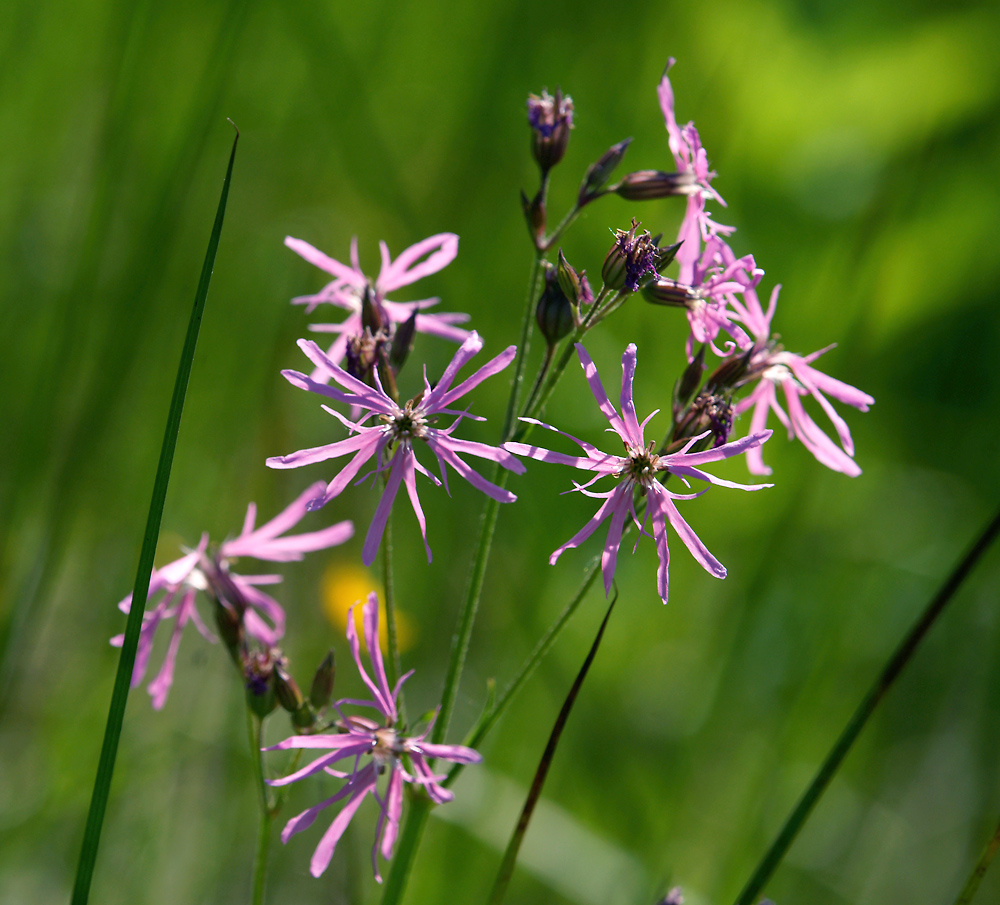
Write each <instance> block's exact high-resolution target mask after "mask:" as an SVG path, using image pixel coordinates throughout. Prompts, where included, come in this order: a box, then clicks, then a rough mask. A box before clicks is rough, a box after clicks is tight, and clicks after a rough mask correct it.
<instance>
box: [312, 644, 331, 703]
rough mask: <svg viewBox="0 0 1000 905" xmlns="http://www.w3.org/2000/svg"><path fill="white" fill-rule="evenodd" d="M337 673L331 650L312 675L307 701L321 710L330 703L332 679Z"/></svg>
mask: <svg viewBox="0 0 1000 905" xmlns="http://www.w3.org/2000/svg"><path fill="white" fill-rule="evenodd" d="M336 675H337V667H336V664H335V663H334V659H333V651H332V650H331V651H330V652H329V653H328V654H327V655H326V656H325V657H324V658H323V662H322V663H320V665H319V668H318V669H317V670H316V675H314V676H313V680H312V686H311V687H310V688H309V703H310V704H312V705H313V707H315V708H316V709H317V710H322V709H323V708H324V707H326V706H327V705H328V704H329V703H330V698H331V697H333V680H334V678H335V677H336Z"/></svg>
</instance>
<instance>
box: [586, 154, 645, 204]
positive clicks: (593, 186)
mask: <svg viewBox="0 0 1000 905" xmlns="http://www.w3.org/2000/svg"><path fill="white" fill-rule="evenodd" d="M631 143H632V139H631V138H626V139H625V140H624V141H620V142H618V144H616V145H612V146H611V147H610V148H608V150H607V151H605V152H604V153H603V154H602V155H601V156H600V158H599V159H598V160H597V161H596V162H595V163H592V164H591V165H590V167H589V169H588V170H587V173H586V175H585V176H584V177H583V183H582V184H581V185H580V194H579V198H578V202H577V203H578V206H579V207H583V206H584V205H585V204H589V203H590V202H591V201H593V200H594V199H595V198H597V197H598V196H599V195H601V194H602V192H601V189H602V188H604V184H605V183H606V182H607V181H608V179H609V178H610V177H611V174H612V173H613V172H614V171H615V167H617V166H618V164H619V163H621V161H622V158H623V157H624V156H625V152H626V151H627V150H628V146H629V145H630V144H631Z"/></svg>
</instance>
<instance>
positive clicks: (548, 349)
mask: <svg viewBox="0 0 1000 905" xmlns="http://www.w3.org/2000/svg"><path fill="white" fill-rule="evenodd" d="M555 357H556V344H554V343H549V344H547V345H546V346H545V360H544V361H543V362H542V366H541V367H540V368H539V369H538V374H536V375H535V382H534V383H533V384H532V385H531V391H530V392H529V393H528V398H527V400H525V403H524V410H525V411H526V412H529V411H531V407H532V405H533V404H534V401H535V397H536V396H537V395H538V391H539V390H540V389H541V386H542V381H543V380H545V376H546V375H547V374H548V373H549V368H550V367H552V362H553V360H554V359H555Z"/></svg>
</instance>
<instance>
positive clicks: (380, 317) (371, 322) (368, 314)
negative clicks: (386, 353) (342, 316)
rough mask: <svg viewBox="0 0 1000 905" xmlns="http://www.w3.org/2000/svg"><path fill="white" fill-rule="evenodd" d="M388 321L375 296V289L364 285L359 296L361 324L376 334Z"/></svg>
mask: <svg viewBox="0 0 1000 905" xmlns="http://www.w3.org/2000/svg"><path fill="white" fill-rule="evenodd" d="M388 322H389V318H388V317H387V316H386V313H385V309H383V308H382V305H381V304H380V303H379V300H378V298H376V296H375V291H374V290H373V289H372V287H371V286H365V291H364V294H363V295H362V297H361V326H362V327H364V328H365V329H366V330H368V331H369V332H370V333H372V334H373V335H377V334H378V332H379V331H380V330H381V329H382V328H383V327H385V325H386V324H387V323H388Z"/></svg>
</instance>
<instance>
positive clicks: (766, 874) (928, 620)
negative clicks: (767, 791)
mask: <svg viewBox="0 0 1000 905" xmlns="http://www.w3.org/2000/svg"><path fill="white" fill-rule="evenodd" d="M997 534H1000V512H998V513H997V514H996V515H995V516H994V518H993V521H991V522H990V523H989V525H987V526H986V528H985V529H984V530H983V532H982V534H980V536H979V538H978V540H976V542H975V544H973V546H972V548H971V549H970V550H969V552H968V553H967V554H966V555H965V557H964V558H963V559H962V561H961V562H960V563H959V564H958V565H957V566H956V567H955V569H954V570H953V571H952V573H951V575H949V576H948V578H947V580H946V581H945V582H944V584H943V585H942V586H941V588H940V590H939V591H938V592H937V594H935V595H934V598H933V599H932V600H931V601H930V603H928V604H927V607H926V608H925V609H924V611H923V613H922V614H921V615H920V618H919V619H918V620H917V621H916V623H914V625H913V627H912V628H911V629H910V631H909V632H907V634H906V637H904V638H903V640H902V641H901V642H900V644H899V646H898V647H897V648H896V650H895V651H894V652H893V654H892V656H891V657H890V658H889V660H888V662H887V663H886V664H885V666H884V667H883V668H882V672H881V673H880V674H879V676H878V678H877V679H876V680H875V682H874V684H873V685H872V686H871V688H870V689H869V690H868V693H867V694H866V695H865V696H864V698H863V699H862V701H861V703H860V704H859V705H858V709H857V710H855V711H854V714H853V716H852V717H851V718H850V720H849V721H848V723H847V725H846V726H845V727H844V731H843V732H842V733H841V734H840V738H838V739H837V741H836V743H835V744H834V746H833V748H831V749H830V753H829V754H827V756H826V759H825V760H824V761H823V763H822V765H821V766H820V768H819V771H818V772H817V773H816V776H815V777H814V778H813V781H812V783H810V785H809V788H808V789H806V791H805V793H804V794H803V796H802V797H801V798H800V799H799V802H798V804H797V805H796V806H795V809H794V810H793V811H792V813H791V814H790V815H789V817H788V819H787V820H786V821H785V825H784V826H783V827H782V828H781V832H780V833H778V837H777V838H776V839H775V840H774V842H773V843H772V844H771V847H770V848H769V849H768V850H767V853H766V854H765V855H764V857H763V859H762V860H761V862H760V864H759V865H758V866H757V869H756V870H755V871H754V873H753V876H752V877H750V879H749V881H747V885H746V886H745V887H744V888H743V891H742V892H741V893H740V895H739V897H738V898H737V900H736V905H752V903H754V902H755V901H756V900H757V896H758V895H759V894H760V892H761V891H762V890H763V889H764V886H765V885H766V883H767V881H768V880H769V879H770V878H771V875H772V874H773V873H774V871H775V869H776V868H777V866H778V865H779V864H780V863H781V860H782V858H784V857H785V853H786V852H787V851H788V849H789V848H790V846H791V844H792V842H793V841H794V840H795V837H796V836H797V835H798V833H799V830H800V829H801V828H802V825H803V824H804V823H805V822H806V820H807V819H808V817H809V814H810V813H811V812H812V809H813V807H814V806H815V805H816V802H817V801H819V798H820V796H821V795H822V794H823V792H824V791H826V787H827V786H828V785H829V784H830V780H831V779H833V776H834V774H835V773H836V772H837V769H838V768H839V767H840V764H841V763H842V762H843V760H844V758H845V757H846V756H847V752H848V751H850V750H851V746H852V745H853V744H854V742H855V740H856V739H857V737H858V736H859V735H860V734H861V730H862V729H863V728H864V727H865V724H866V723H867V722H868V719H869V718H870V717H871V715H872V713H874V711H875V708H876V707H877V706H878V704H879V701H881V700H882V697H883V696H884V695H885V693H886V692H887V691H888V690H889V689H890V688H891V687H892V684H893V682H895V681H896V679H897V678H898V677H899V674H900V673H901V672H902V671H903V668H904V667H905V666H906V664H907V663H909V661H910V659H911V658H912V657H913V654H914V653H915V652H916V650H917V648H918V647H919V646H920V642H921V641H923V639H924V636H925V635H926V634H927V632H928V631H930V629H931V627H932V626H933V625H934V623H935V622H936V621H937V619H938V617H939V616H940V615H941V613H943V612H944V610H945V607H947V605H948V604H949V603H950V602H951V599H952V598H953V597H954V596H955V592H956V591H957V590H958V589H959V588H960V587H961V586H962V583H963V582H964V581H965V579H966V578H967V577H968V576H969V573H970V572H971V571H972V569H973V567H974V566H975V565H976V563H977V562H979V560H980V558H981V557H982V556H983V554H984V553H985V552H986V550H987V549H988V548H989V546H990V544H991V543H992V542H993V541H994V540H995V539H996V537H997Z"/></svg>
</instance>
